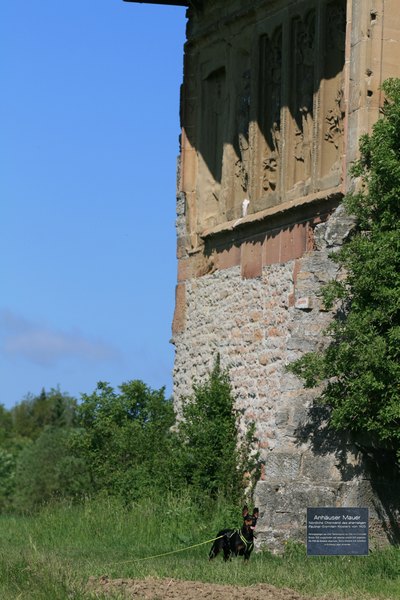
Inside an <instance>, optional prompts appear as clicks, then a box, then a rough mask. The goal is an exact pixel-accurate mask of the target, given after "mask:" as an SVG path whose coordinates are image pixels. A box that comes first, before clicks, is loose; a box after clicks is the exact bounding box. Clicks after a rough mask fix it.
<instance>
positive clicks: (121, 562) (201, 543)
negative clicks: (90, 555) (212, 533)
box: [110, 535, 224, 565]
mask: <svg viewBox="0 0 400 600" xmlns="http://www.w3.org/2000/svg"><path fill="white" fill-rule="evenodd" d="M222 537H224V536H223V535H219V536H218V537H215V538H212V539H211V540H207V541H205V542H200V544H193V546H186V547H185V548H179V550H171V551H170V552H163V553H162V554H154V555H153V556H145V557H144V558H131V559H130V560H123V561H120V562H115V563H110V564H111V565H122V564H124V563H128V562H141V561H143V560H150V559H151V558H159V557H160V556H168V554H176V553H177V552H184V551H185V550H190V548H197V546H203V545H204V544H209V543H210V542H215V540H219V539H220V538H222Z"/></svg>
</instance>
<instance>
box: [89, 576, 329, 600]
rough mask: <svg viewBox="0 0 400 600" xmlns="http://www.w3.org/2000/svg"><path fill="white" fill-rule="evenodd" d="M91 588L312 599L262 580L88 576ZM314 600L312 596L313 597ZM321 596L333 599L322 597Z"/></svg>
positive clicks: (154, 598) (151, 595) (224, 599)
mask: <svg viewBox="0 0 400 600" xmlns="http://www.w3.org/2000/svg"><path fill="white" fill-rule="evenodd" d="M89 586H90V588H91V589H92V590H96V591H98V592H102V593H103V594H104V593H107V592H108V593H109V594H110V597H112V595H113V593H115V592H119V593H120V594H121V592H123V593H124V595H125V596H126V598H127V599H135V600H139V599H140V600H177V599H178V598H179V599H180V600H311V598H310V597H309V596H301V595H300V594H298V593H297V592H295V591H294V590H289V589H287V588H286V589H278V588H275V587H273V586H272V585H268V584H266V583H261V584H258V585H254V586H250V587H241V586H234V585H218V584H213V583H203V582H200V581H180V580H177V579H154V578H148V579H108V578H107V577H102V578H100V579H95V578H94V577H93V578H91V579H90V581H89ZM314 600H315V599H314ZM324 600H335V599H334V598H327V597H325V599H324Z"/></svg>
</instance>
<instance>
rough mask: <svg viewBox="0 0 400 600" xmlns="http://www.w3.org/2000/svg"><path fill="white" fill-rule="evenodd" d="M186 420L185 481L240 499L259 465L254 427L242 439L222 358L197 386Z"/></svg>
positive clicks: (183, 436)
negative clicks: (222, 365) (254, 450)
mask: <svg viewBox="0 0 400 600" xmlns="http://www.w3.org/2000/svg"><path fill="white" fill-rule="evenodd" d="M182 417H183V419H182V421H181V423H180V424H179V442H180V444H179V450H180V461H181V462H180V468H181V473H182V474H181V479H182V480H184V481H185V482H186V483H187V484H188V485H190V486H192V487H193V488H194V490H197V491H198V492H200V493H203V494H204V491H207V493H208V494H210V495H211V496H213V497H217V496H218V495H224V496H226V497H229V498H232V500H234V499H236V500H241V499H242V497H243V495H244V493H245V488H246V486H247V485H248V484H249V482H250V480H249V478H251V476H252V475H253V476H255V470H256V467H257V458H258V457H257V455H256V454H254V453H253V445H254V441H255V439H254V428H252V427H250V428H249V430H248V432H247V435H245V436H244V438H242V439H241V438H240V436H239V432H238V413H237V411H236V410H235V408H234V397H233V393H232V387H231V383H230V379H229V374H228V371H227V370H223V369H221V366H220V360H219V357H218V358H217V360H216V362H215V365H214V368H213V370H212V371H211V373H210V375H209V377H208V379H207V380H206V381H205V382H203V383H201V384H198V385H194V386H193V395H192V396H191V397H190V398H187V399H186V400H185V401H184V403H183V408H182Z"/></svg>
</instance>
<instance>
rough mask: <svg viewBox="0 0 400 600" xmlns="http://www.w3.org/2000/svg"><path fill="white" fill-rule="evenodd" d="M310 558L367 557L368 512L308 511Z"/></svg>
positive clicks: (335, 509)
mask: <svg viewBox="0 0 400 600" xmlns="http://www.w3.org/2000/svg"><path fill="white" fill-rule="evenodd" d="M307 554H308V555H309V556H318V555H353V556H356V555H358V556H366V555H367V554H368V508H307Z"/></svg>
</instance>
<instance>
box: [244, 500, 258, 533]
mask: <svg viewBox="0 0 400 600" xmlns="http://www.w3.org/2000/svg"><path fill="white" fill-rule="evenodd" d="M258 514H259V512H258V508H256V507H255V508H254V510H253V514H250V513H249V509H248V507H247V506H246V505H244V507H243V510H242V516H243V521H244V524H245V525H247V526H248V527H251V529H255V526H256V525H257V519H258Z"/></svg>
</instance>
